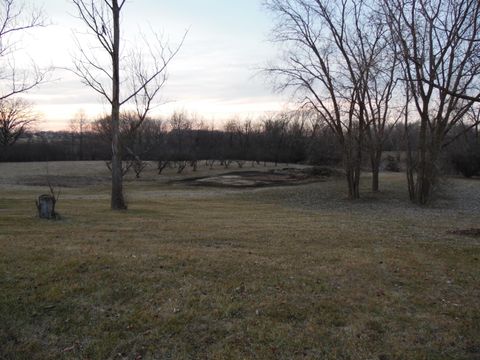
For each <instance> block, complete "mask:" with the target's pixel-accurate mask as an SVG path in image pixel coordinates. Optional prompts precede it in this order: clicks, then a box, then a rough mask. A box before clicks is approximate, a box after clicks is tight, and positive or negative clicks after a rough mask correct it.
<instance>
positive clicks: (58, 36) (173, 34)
mask: <svg viewBox="0 0 480 360" xmlns="http://www.w3.org/2000/svg"><path fill="white" fill-rule="evenodd" d="M29 1H34V0H29ZM35 4H36V6H42V7H43V10H44V13H45V15H46V17H47V19H48V22H49V23H50V25H49V26H47V27H45V28H41V29H35V31H34V32H32V33H30V34H28V35H25V36H23V37H22V41H21V44H22V48H23V49H22V51H23V53H22V55H23V57H24V58H25V59H33V60H34V61H35V63H36V64H38V65H39V66H41V67H53V68H54V69H55V70H54V71H52V72H51V73H50V75H49V81H48V82H47V83H45V84H43V85H42V86H40V87H39V88H37V89H35V90H34V91H32V92H30V93H29V94H28V99H29V100H31V101H32V102H33V103H34V104H35V108H36V110H37V111H38V112H40V113H41V114H42V122H41V124H40V126H39V127H41V128H42V129H62V128H67V127H68V123H69V121H70V119H72V118H73V117H74V116H75V114H76V113H78V112H79V111H80V110H83V111H85V113H86V114H87V116H88V117H90V118H94V117H96V116H98V115H99V114H102V113H106V112H108V106H107V105H106V103H105V101H104V100H102V98H101V96H100V95H98V94H97V93H95V92H94V91H93V90H92V89H90V88H88V87H86V86H84V85H83V84H82V83H81V81H80V79H79V78H78V77H76V76H75V75H74V74H73V73H71V72H70V71H68V70H66V69H69V68H73V63H72V59H73V57H74V56H75V55H78V48H77V45H76V42H75V41H74V39H75V36H77V38H79V39H80V41H82V42H83V41H84V40H85V39H84V38H83V37H82V35H81V34H82V33H85V31H86V28H85V27H84V26H83V24H82V22H81V21H80V20H79V19H78V18H76V17H75V15H76V11H75V7H74V6H73V4H72V3H71V1H69V0H44V1H43V2H42V1H41V0H37V1H36V2H35ZM121 24H122V37H123V40H124V42H123V46H124V49H125V52H127V49H128V48H130V47H132V46H138V44H139V43H140V42H139V39H140V38H141V37H142V35H141V34H146V35H144V36H147V37H148V36H150V35H149V34H153V33H157V34H161V35H162V38H163V39H164V40H165V41H168V43H169V44H170V46H172V47H175V46H176V45H177V44H179V42H180V41H181V39H182V37H183V35H184V33H185V31H187V29H188V34H187V36H186V39H185V42H184V43H183V46H182V48H181V50H180V52H179V53H178V55H177V56H176V57H175V59H174V60H173V62H172V63H171V65H170V66H169V68H168V74H169V76H168V81H167V83H166V85H165V87H164V88H163V89H162V94H161V98H160V99H159V103H158V104H157V106H156V107H155V109H154V110H153V112H152V115H154V116H156V115H160V116H162V115H164V116H168V114H171V113H172V112H173V111H186V112H188V113H192V114H195V115H197V116H199V117H201V118H203V119H205V121H207V122H209V121H211V122H214V123H219V122H221V121H222V119H228V118H232V117H249V116H250V117H255V116H258V115H261V114H264V113H266V112H272V111H278V110H281V109H283V108H285V106H286V97H285V96H283V95H281V94H277V93H275V92H274V91H273V90H272V85H271V82H270V81H269V80H268V79H267V78H265V76H263V75H262V74H261V72H260V69H261V68H262V67H264V66H265V64H266V63H268V62H269V61H270V60H272V59H274V58H275V56H276V55H278V52H277V50H276V49H275V48H274V46H273V45H272V43H270V42H269V41H268V38H269V34H270V31H271V28H272V19H271V16H270V14H269V13H268V12H267V11H266V10H265V9H264V8H263V7H262V0H241V1H237V0H127V3H126V5H125V7H124V9H123V12H122V23H121ZM75 34H77V35H75ZM90 45H93V44H90ZM125 52H124V53H125ZM26 55H27V56H26Z"/></svg>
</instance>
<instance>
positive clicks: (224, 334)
mask: <svg viewBox="0 0 480 360" xmlns="http://www.w3.org/2000/svg"><path fill="white" fill-rule="evenodd" d="M72 165H73V166H72ZM103 166H104V165H103V164H98V163H97V164H86V163H81V164H78V163H75V164H71V163H63V164H58V163H52V164H50V165H49V168H50V173H51V174H52V176H55V175H62V176H73V177H74V176H75V174H77V172H79V169H82V168H83V169H85V170H82V171H81V172H82V176H85V177H96V176H108V173H107V172H106V171H105V169H104V168H103ZM12 169H13V170H12ZM35 169H36V170H35ZM102 171H103V173H102ZM221 171H222V170H221V169H216V170H214V171H213V173H220V172H221ZM42 172H43V167H42V165H39V164H22V165H16V164H0V178H1V179H0V183H1V185H0V191H1V193H0V254H1V255H0V256H1V257H0V259H1V260H0V289H1V292H0V358H5V359H27V358H28V359H58V358H66V359H107V358H112V359H115V358H116V359H122V358H125V359H135V358H140V356H141V357H142V358H143V359H159V358H160V359H162V358H166V359H170V358H174V359H184V358H192V359H197V358H209V359H225V358H227V359H228V358H232V359H236V358H258V359H268V358H271V359H277V358H278V359H291V358H307V359H318V358H321V359H337V358H341V359H447V358H448V359H450V358H457V359H478V358H479V357H480V340H479V339H480V306H479V300H478V299H479V296H480V286H479V280H478V279H479V278H480V260H479V258H480V242H479V240H478V238H473V237H465V236H460V235H456V234H454V233H451V232H450V231H452V230H456V229H470V228H474V227H478V214H479V211H478V206H479V204H480V187H479V186H478V185H479V184H478V182H476V183H474V180H472V181H466V180H459V179H454V180H451V181H450V183H449V186H446V187H445V192H444V196H442V197H441V198H439V199H438V200H437V202H436V203H435V204H434V205H432V206H431V207H428V208H416V207H413V206H412V205H410V204H409V203H408V202H407V201H405V200H404V199H405V197H406V195H405V193H404V183H403V177H402V175H399V174H385V175H384V176H383V177H382V180H383V184H384V190H383V191H382V193H381V194H379V195H374V194H369V193H368V191H365V199H364V200H362V201H360V202H357V203H351V202H348V201H347V200H345V199H344V198H343V192H342V191H343V187H344V185H343V183H338V182H336V181H330V182H325V183H318V184H310V185H304V186H299V187H288V188H285V187H279V188H272V189H255V190H248V189H247V190H245V189H243V190H230V189H212V188H206V189H205V188H199V187H194V188H192V187H187V186H183V185H178V184H175V185H173V184H169V183H168V180H169V179H172V178H176V175H174V174H173V171H171V172H167V174H166V175H165V176H163V177H162V178H159V177H158V176H155V174H154V170H153V169H150V170H149V173H148V174H146V175H145V178H144V179H142V180H141V181H137V182H134V181H133V180H132V179H129V180H128V181H127V184H126V190H127V194H128V198H129V200H130V209H129V210H128V211H127V212H121V213H113V212H111V211H109V210H108V184H106V183H104V182H101V181H100V182H99V183H97V184H95V185H94V186H84V185H82V184H78V183H77V184H76V186H71V187H65V188H63V189H62V195H61V197H60V201H59V204H58V210H59V212H60V213H61V214H62V215H63V218H62V220H61V221H55V222H46V221H41V220H39V219H37V218H36V217H35V207H34V199H35V196H36V195H39V194H40V193H42V192H44V191H45V190H46V189H45V188H44V187H36V186H30V185H26V184H25V182H22V177H23V176H31V177H38V178H41V177H42V176H43V174H42ZM201 172H205V173H209V171H207V170H203V169H202V170H201ZM99 174H100V175H99ZM191 175H192V174H191V173H190V174H186V175H184V176H191ZM71 181H74V180H71ZM367 185H368V184H367V183H366V184H365V186H367Z"/></svg>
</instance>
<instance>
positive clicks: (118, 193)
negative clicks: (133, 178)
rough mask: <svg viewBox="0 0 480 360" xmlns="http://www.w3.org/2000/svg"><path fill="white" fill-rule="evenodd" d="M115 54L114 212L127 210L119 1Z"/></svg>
mask: <svg viewBox="0 0 480 360" xmlns="http://www.w3.org/2000/svg"><path fill="white" fill-rule="evenodd" d="M112 15H113V52H112V65H113V71H112V119H111V121H112V194H111V208H112V210H125V209H126V208H127V205H126V204H125V199H124V197H123V175H122V152H121V144H120V65H119V63H120V8H119V6H118V0H113V1H112Z"/></svg>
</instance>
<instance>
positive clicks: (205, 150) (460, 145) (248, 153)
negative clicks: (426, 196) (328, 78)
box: [2, 111, 480, 177]
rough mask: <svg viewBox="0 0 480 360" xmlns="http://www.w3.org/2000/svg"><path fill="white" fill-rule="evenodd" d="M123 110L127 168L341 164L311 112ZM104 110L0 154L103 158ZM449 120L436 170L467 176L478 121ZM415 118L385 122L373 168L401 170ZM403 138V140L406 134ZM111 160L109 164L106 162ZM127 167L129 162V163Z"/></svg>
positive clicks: (477, 168)
mask: <svg viewBox="0 0 480 360" xmlns="http://www.w3.org/2000/svg"><path fill="white" fill-rule="evenodd" d="M137 121H138V120H137V118H136V117H135V116H134V115H132V114H129V113H125V114H123V115H122V116H121V122H120V130H121V131H120V144H121V147H122V152H123V153H124V154H125V155H124V159H123V160H124V161H123V168H124V169H125V167H128V168H132V170H136V172H137V171H138V175H140V172H141V171H142V170H143V169H144V167H143V168H142V164H143V165H144V162H146V161H153V162H156V163H157V169H158V173H159V174H161V173H162V171H163V169H165V168H167V167H173V166H175V167H176V168H177V169H178V170H177V171H178V172H182V171H183V170H184V169H185V168H192V169H194V170H195V169H196V168H197V166H199V165H200V163H201V162H202V164H204V165H205V166H208V167H210V168H211V167H213V166H214V165H217V166H218V165H222V166H224V167H225V168H230V167H243V166H244V165H248V166H264V165H265V164H266V163H267V162H269V163H274V164H275V165H278V164H282V166H285V164H310V165H322V166H336V167H341V166H343V163H342V148H341V146H340V145H339V144H338V141H337V139H336V135H335V133H334V132H333V131H332V130H331V129H330V128H329V127H328V126H326V125H325V123H324V122H323V121H322V120H321V119H319V118H318V116H317V114H316V113H315V112H305V111H303V112H298V111H290V112H281V113H278V114H270V115H265V116H262V117H259V118H257V119H244V120H241V119H231V120H228V121H225V122H223V125H222V126H219V127H213V126H212V125H208V123H207V122H205V121H202V120H200V119H198V118H197V117H195V116H192V115H188V114H187V113H186V112H177V113H174V114H173V115H172V116H171V117H169V118H166V119H150V118H147V119H145V120H144V121H143V122H142V123H141V124H140V125H139V126H137V125H138V123H137ZM109 126H110V119H109V117H108V116H104V117H101V118H99V119H97V120H94V121H91V122H90V121H88V119H86V117H85V115H84V114H82V113H79V114H77V116H76V117H75V119H74V120H72V121H71V123H70V128H69V131H60V132H39V133H34V132H26V133H23V134H22V136H21V137H20V138H19V141H17V142H16V144H15V145H14V146H11V147H8V148H6V149H5V151H3V153H2V154H3V155H2V160H3V161H16V162H20V161H76V160H91V161H92V160H93V161H99V160H102V161H106V162H109V161H110V160H111V148H110V144H111V129H110V128H109ZM465 126H466V125H465V124H459V125H457V126H456V127H455V128H454V129H453V130H452V132H451V133H450V135H449V137H448V142H449V145H448V146H447V147H446V148H445V149H444V151H443V153H442V161H441V168H442V170H443V171H444V172H448V173H460V174H463V175H464V176H468V177H470V176H474V175H476V174H478V173H479V172H480V138H479V129H478V126H476V127H473V128H470V127H465ZM419 128H420V123H418V122H417V123H414V124H410V129H409V131H408V133H407V132H406V131H405V129H404V124H401V123H397V124H390V125H389V126H388V128H387V129H386V130H388V131H386V134H385V136H384V142H383V144H382V149H383V150H384V151H388V152H389V155H388V156H385V155H381V158H380V161H379V170H381V169H384V170H390V171H401V170H405V167H406V163H405V162H406V158H405V154H406V153H407V150H408V144H413V145H416V141H417V139H416V138H415V136H414V135H413V134H415V133H416V132H417V131H418V129H419ZM407 135H408V136H409V137H410V138H409V139H406V136H407ZM362 153H363V162H362V164H361V168H362V169H363V170H366V171H370V172H371V171H372V166H373V165H372V162H370V161H369V160H370V158H369V155H370V154H371V149H369V144H368V142H367V143H365V144H364V147H363V149H362ZM110 166H111V165H110ZM134 166H137V167H136V168H135V167H134Z"/></svg>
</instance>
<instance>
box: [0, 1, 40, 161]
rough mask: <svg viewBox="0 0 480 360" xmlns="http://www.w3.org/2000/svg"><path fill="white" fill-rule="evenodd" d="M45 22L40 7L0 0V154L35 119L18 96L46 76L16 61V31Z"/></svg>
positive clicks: (32, 66) (27, 104)
mask: <svg viewBox="0 0 480 360" xmlns="http://www.w3.org/2000/svg"><path fill="white" fill-rule="evenodd" d="M41 26H44V18H43V13H42V11H41V10H38V9H34V8H31V7H28V6H27V4H26V3H23V2H21V1H19V0H1V1H0V146H1V147H2V149H1V151H2V154H0V155H1V157H3V156H5V153H6V149H7V147H8V146H11V145H13V144H14V143H15V142H16V141H17V139H18V138H19V137H20V136H21V135H22V134H23V133H25V131H27V130H28V129H29V128H30V127H31V126H32V125H33V123H34V122H35V121H36V120H37V117H36V116H35V115H34V114H33V112H32V106H31V104H30V103H28V102H27V101H26V100H23V99H21V98H19V97H18V96H19V95H21V94H24V93H26V92H27V91H29V90H31V89H33V88H34V87H36V86H37V85H39V84H40V83H41V82H43V81H44V80H45V75H46V71H42V70H40V69H39V68H38V67H37V66H36V65H35V63H33V62H32V64H31V65H30V66H29V69H21V68H19V67H18V66H17V65H16V61H15V55H17V52H18V47H17V42H18V35H20V34H22V33H24V32H26V31H28V30H31V29H34V28H37V27H41Z"/></svg>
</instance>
